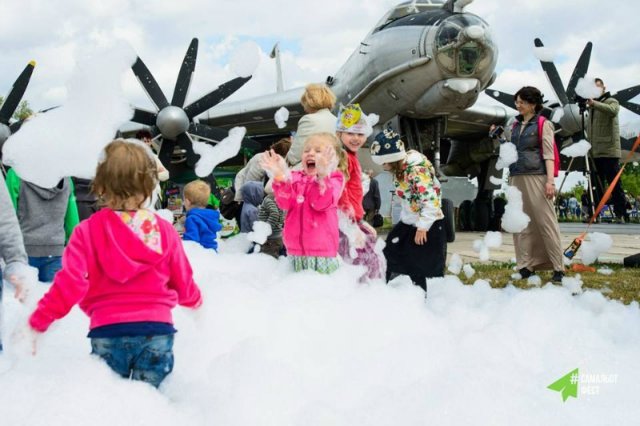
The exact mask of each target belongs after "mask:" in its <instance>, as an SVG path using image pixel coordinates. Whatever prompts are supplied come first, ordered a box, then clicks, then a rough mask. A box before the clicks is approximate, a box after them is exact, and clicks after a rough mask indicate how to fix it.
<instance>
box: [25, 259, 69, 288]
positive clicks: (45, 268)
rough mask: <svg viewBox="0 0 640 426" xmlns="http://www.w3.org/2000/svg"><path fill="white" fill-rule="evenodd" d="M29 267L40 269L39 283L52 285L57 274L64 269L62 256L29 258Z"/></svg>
mask: <svg viewBox="0 0 640 426" xmlns="http://www.w3.org/2000/svg"><path fill="white" fill-rule="evenodd" d="M29 265H31V266H33V267H34V268H38V281H41V282H43V283H50V282H51V281H53V277H54V276H55V275H56V272H58V271H59V270H60V269H62V256H43V257H33V256H29Z"/></svg>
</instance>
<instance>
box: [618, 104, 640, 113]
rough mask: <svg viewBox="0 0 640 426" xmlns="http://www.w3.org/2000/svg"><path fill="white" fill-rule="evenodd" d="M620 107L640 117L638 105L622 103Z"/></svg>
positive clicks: (639, 106)
mask: <svg viewBox="0 0 640 426" xmlns="http://www.w3.org/2000/svg"><path fill="white" fill-rule="evenodd" d="M620 106H622V107H624V108H626V109H628V110H629V111H631V112H635V113H636V114H638V115H640V105H638V104H634V103H633V102H625V101H623V102H620Z"/></svg>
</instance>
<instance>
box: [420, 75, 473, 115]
mask: <svg viewBox="0 0 640 426" xmlns="http://www.w3.org/2000/svg"><path fill="white" fill-rule="evenodd" d="M480 88H481V87H480V81H479V80H478V79H475V78H449V79H446V80H441V81H439V82H437V83H435V84H434V85H433V86H431V88H430V89H429V90H428V91H427V92H426V93H425V94H424V95H423V96H422V97H421V98H420V99H419V100H418V101H417V102H416V106H415V108H416V111H420V112H421V113H435V112H454V111H461V110H464V109H467V108H469V107H470V106H472V105H473V104H474V103H475V102H476V100H477V99H478V94H479V91H480Z"/></svg>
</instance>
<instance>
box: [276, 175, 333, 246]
mask: <svg viewBox="0 0 640 426" xmlns="http://www.w3.org/2000/svg"><path fill="white" fill-rule="evenodd" d="M343 182H344V178H343V176H342V173H340V172H338V171H335V172H333V173H331V175H330V176H328V177H326V178H325V179H324V180H323V181H322V185H321V184H320V183H318V181H317V180H316V178H315V177H313V176H308V175H306V174H304V173H303V172H300V171H293V172H291V178H290V179H289V180H286V181H280V182H274V183H273V193H274V195H275V198H276V203H277V204H278V206H279V207H280V208H281V209H282V210H286V211H287V215H286V217H285V219H284V230H283V234H282V236H283V240H284V245H285V246H286V248H287V253H288V254H290V255H292V256H316V257H336V256H337V254H338V200H339V199H340V193H341V192H342V188H343ZM321 186H324V191H323V190H322V189H323V188H322V187H321Z"/></svg>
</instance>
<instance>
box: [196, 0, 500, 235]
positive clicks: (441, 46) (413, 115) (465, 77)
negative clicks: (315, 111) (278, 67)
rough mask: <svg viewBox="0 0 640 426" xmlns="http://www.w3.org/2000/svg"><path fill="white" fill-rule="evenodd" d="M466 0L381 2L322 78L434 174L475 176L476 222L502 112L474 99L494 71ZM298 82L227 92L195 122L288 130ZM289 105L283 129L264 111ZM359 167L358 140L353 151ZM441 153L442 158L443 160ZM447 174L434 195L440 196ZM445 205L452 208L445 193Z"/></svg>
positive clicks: (255, 134) (486, 207) (487, 191)
mask: <svg viewBox="0 0 640 426" xmlns="http://www.w3.org/2000/svg"><path fill="white" fill-rule="evenodd" d="M469 3H471V1H469V0H447V1H445V0H423V1H406V2H403V3H400V4H398V5H397V6H395V7H393V8H392V9H391V10H389V11H388V12H387V13H386V14H385V15H384V16H383V17H382V19H380V21H379V22H378V23H377V24H376V25H375V26H374V28H373V29H372V30H371V31H370V32H369V34H367V35H366V36H365V38H364V39H363V40H362V41H361V42H360V44H359V45H358V47H357V48H356V49H355V51H354V52H353V54H352V55H351V56H350V57H349V58H348V60H347V61H346V63H345V64H344V65H343V66H342V67H341V68H340V69H339V70H338V71H337V72H336V73H335V75H333V76H329V77H327V79H326V84H327V85H328V86H329V87H330V88H331V89H332V91H333V92H334V93H335V95H336V97H337V99H338V104H345V105H346V104H347V103H359V104H360V105H361V107H362V109H363V110H364V111H366V112H369V113H376V114H378V115H379V116H380V121H379V125H380V127H382V126H387V125H389V124H391V125H392V126H393V127H394V128H395V129H396V130H398V131H399V132H400V133H401V135H403V139H404V140H405V142H406V143H407V144H408V147H409V148H411V149H418V150H420V151H422V152H423V153H425V154H426V155H427V156H428V157H429V158H430V159H431V160H432V161H433V163H434V166H435V167H436V169H437V171H438V173H441V175H443V176H442V179H441V180H443V181H446V180H449V181H452V180H453V179H451V178H453V177H463V178H464V180H465V181H466V180H467V179H468V178H474V177H478V182H479V191H478V195H477V197H476V199H475V201H474V212H475V216H477V220H476V222H477V228H478V230H481V229H484V230H486V229H487V227H488V221H489V216H490V213H491V200H492V193H493V190H494V189H497V188H498V186H496V185H495V184H493V183H491V180H490V177H491V176H492V175H495V177H498V171H497V170H496V169H495V167H494V165H495V162H496V160H497V157H498V155H497V142H495V141H493V140H491V139H489V138H488V136H487V133H488V129H489V126H490V125H491V124H503V123H504V122H505V121H506V120H507V118H508V117H509V116H510V115H512V114H511V113H509V112H508V110H507V109H505V108H504V107H502V106H497V105H496V106H480V105H475V103H476V100H477V99H478V96H479V94H480V93H481V92H482V91H483V90H484V89H486V88H488V87H489V86H490V85H491V84H492V83H493V82H494V81H495V78H496V73H495V68H496V64H497V60H498V48H497V46H496V44H495V43H494V41H493V40H492V37H491V33H490V31H489V25H488V24H487V23H486V22H485V21H484V20H483V19H482V18H480V17H478V16H476V15H474V14H471V13H468V12H465V11H464V8H465V6H466V5H468V4H469ZM303 91H304V88H296V89H291V90H286V91H282V92H276V93H272V94H268V95H264V96H260V97H256V98H252V99H247V100H243V101H235V102H232V101H229V102H225V103H223V104H220V105H217V106H216V107H215V108H213V109H211V110H210V111H208V113H207V114H206V118H202V119H201V122H202V123H206V124H208V125H210V126H215V127H219V128H227V129H228V128H231V127H235V126H244V127H246V128H247V133H248V134H249V135H251V137H252V138H256V139H260V138H268V137H269V136H271V135H282V134H283V130H284V133H285V134H288V133H289V132H290V131H292V130H295V128H296V125H297V121H298V120H299V119H300V117H301V116H302V115H303V114H304V112H303V110H302V107H301V105H300V96H301V95H302V93H303ZM282 106H284V107H286V108H287V109H288V110H289V114H290V115H289V120H288V122H287V127H286V128H285V129H278V128H277V126H276V123H275V122H274V119H273V117H274V114H275V112H276V110H278V109H279V108H280V107H282ZM360 156H361V160H362V161H363V162H365V164H366V167H367V168H369V167H371V168H373V166H372V163H371V161H370V160H369V161H367V158H368V153H367V152H366V149H363V150H361V153H360ZM443 160H444V161H443ZM446 186H447V183H446V182H445V183H444V184H443V194H444V195H445V197H447V188H446ZM446 204H447V206H448V207H447V209H450V211H451V214H453V213H452V212H453V207H452V205H451V203H450V202H447V203H446Z"/></svg>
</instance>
